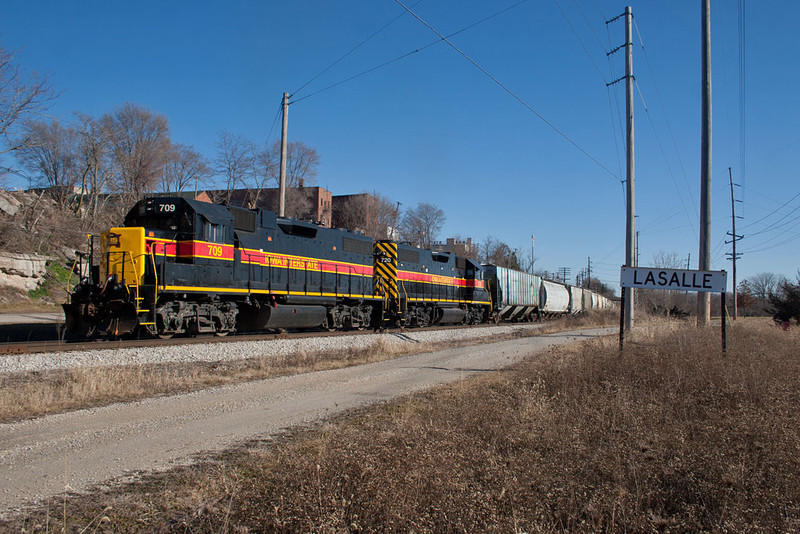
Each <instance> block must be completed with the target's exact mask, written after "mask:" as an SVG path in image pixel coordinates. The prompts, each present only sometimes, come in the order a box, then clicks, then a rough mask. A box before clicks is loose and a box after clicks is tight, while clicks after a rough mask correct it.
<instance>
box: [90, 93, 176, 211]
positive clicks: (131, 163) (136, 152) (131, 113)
mask: <svg viewBox="0 0 800 534" xmlns="http://www.w3.org/2000/svg"><path fill="white" fill-rule="evenodd" d="M101 121H102V122H103V126H104V127H105V128H106V129H107V130H108V132H109V141H110V144H109V146H110V149H111V157H112V161H113V163H114V171H115V172H114V178H115V184H114V185H115V186H116V188H117V190H118V191H119V193H120V195H121V196H122V200H123V204H126V205H130V204H132V203H133V202H135V201H136V200H137V199H139V198H141V197H142V196H143V195H144V194H145V193H148V192H150V191H152V190H153V188H154V187H155V186H156V185H157V184H158V183H159V181H160V178H161V173H162V172H163V170H164V163H165V162H166V160H167V155H168V154H169V149H170V146H171V145H170V140H169V126H168V123H167V118H166V116H164V115H160V114H156V113H153V112H152V111H150V110H149V109H147V108H146V107H144V106H140V105H138V104H131V103H130V102H126V103H125V104H123V105H121V106H119V107H118V108H116V109H115V110H114V111H113V112H112V113H110V114H107V115H104V116H103V118H102V119H101Z"/></svg>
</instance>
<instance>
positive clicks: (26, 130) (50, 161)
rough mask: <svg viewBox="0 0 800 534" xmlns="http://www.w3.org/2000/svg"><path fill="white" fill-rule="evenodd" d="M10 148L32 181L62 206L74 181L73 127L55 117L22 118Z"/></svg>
mask: <svg viewBox="0 0 800 534" xmlns="http://www.w3.org/2000/svg"><path fill="white" fill-rule="evenodd" d="M20 137H21V138H22V139H24V141H23V140H17V141H15V142H14V143H15V144H16V145H17V147H18V148H17V150H16V151H15V152H14V154H15V156H16V158H17V160H18V161H19V162H20V164H21V165H22V167H23V168H25V169H26V170H27V171H28V172H30V173H31V174H32V176H33V182H34V183H36V184H38V185H39V186H40V187H46V188H47V189H48V193H49V194H50V195H51V196H52V197H53V199H54V200H55V201H56V203H57V204H58V206H59V207H60V208H62V209H64V208H66V206H67V205H68V204H69V201H70V198H71V195H72V194H73V192H72V187H73V186H74V185H75V183H76V182H77V176H76V173H75V170H76V161H75V152H76V150H75V148H76V141H77V136H76V134H75V131H74V130H73V129H72V128H70V127H68V126H63V125H62V124H61V123H60V122H58V121H57V120H55V119H51V120H50V121H29V122H26V123H25V124H24V125H23V126H22V129H21V131H20Z"/></svg>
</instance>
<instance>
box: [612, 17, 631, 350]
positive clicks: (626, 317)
mask: <svg viewBox="0 0 800 534" xmlns="http://www.w3.org/2000/svg"><path fill="white" fill-rule="evenodd" d="M623 16H624V17H625V44H624V45H623V46H620V47H617V48H615V49H614V50H612V51H611V52H609V53H608V54H607V55H609V56H610V55H611V54H613V53H615V52H617V51H618V50H620V49H622V48H623V47H624V48H625V76H624V77H622V78H620V79H618V80H614V81H613V82H611V83H609V84H607V85H613V84H615V83H617V82H619V81H622V80H625V119H626V120H625V122H626V128H625V129H626V134H627V135H626V137H627V146H626V159H625V162H626V169H627V170H626V180H625V189H626V193H627V196H626V203H625V204H626V217H625V266H626V267H635V266H636V254H635V250H634V239H635V235H636V219H635V216H636V206H635V200H634V199H635V196H634V158H633V14H632V13H631V6H627V7H626V8H625V14H624V15H620V16H618V17H614V18H613V19H611V20H608V21H606V24H610V23H612V22H614V21H615V20H617V19H619V18H620V17H623ZM634 295H635V293H634V289H633V288H625V287H623V288H622V302H623V303H624V304H623V309H622V316H623V317H621V318H620V330H621V332H620V339H622V335H623V331H624V332H629V331H630V330H631V329H632V328H633V308H634V306H633V303H634ZM623 327H624V330H623ZM620 343H621V342H620Z"/></svg>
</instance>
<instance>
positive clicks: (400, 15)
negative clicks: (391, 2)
mask: <svg viewBox="0 0 800 534" xmlns="http://www.w3.org/2000/svg"><path fill="white" fill-rule="evenodd" d="M421 2H422V0H418V1H417V2H416V3H415V4H414V6H416V5H417V4H419V3H421ZM405 14H406V12H405V11H403V12H401V13H400V14H399V15H397V16H396V17H394V18H393V19H392V20H390V21H389V22H387V23H386V24H384V25H383V26H381V27H380V28H379V29H378V30H377V31H376V32H374V33H372V34H371V35H370V36H369V37H367V38H366V39H364V40H363V41H361V42H360V43H358V44H357V45H356V46H354V47H353V48H351V49H350V50H348V51H347V53H345V54H344V55H343V56H342V57H340V58H339V59H337V60H336V61H334V62H333V63H331V64H330V65H328V66H327V67H325V68H324V69H322V71H321V72H320V73H319V74H317V75H316V76H314V77H312V78H311V79H310V80H308V81H307V82H306V83H304V84H303V85H301V86H300V88H299V89H297V90H296V91H294V93H292V96H294V95H296V94H297V93H299V92H300V91H302V90H303V89H305V88H306V87H307V86H308V85H310V84H311V83H312V82H314V80H316V79H317V78H319V77H320V76H322V75H323V74H325V73H326V72H328V71H329V70H331V69H332V68H333V67H335V66H336V65H338V64H339V63H340V62H341V61H342V60H344V59H345V58H346V57H347V56H349V55H350V54H352V53H353V52H355V51H356V50H358V49H359V48H361V47H362V46H363V45H365V44H366V43H367V42H368V41H370V40H371V39H372V38H373V37H375V36H376V35H378V34H379V33H381V32H382V31H383V30H385V29H386V28H388V27H389V26H391V25H392V23H394V22H395V21H396V20H397V19H399V18H400V17H402V16H403V15H405Z"/></svg>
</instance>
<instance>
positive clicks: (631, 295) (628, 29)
mask: <svg viewBox="0 0 800 534" xmlns="http://www.w3.org/2000/svg"><path fill="white" fill-rule="evenodd" d="M632 29H633V15H632V14H631V7H630V6H627V7H626V8H625V102H626V104H625V118H626V132H627V149H626V154H627V158H626V169H627V171H626V182H625V185H626V190H627V197H626V208H627V209H626V213H627V218H626V223H625V265H627V266H628V267H633V266H635V265H636V250H635V242H634V239H635V237H636V220H635V216H636V203H635V196H634V186H633V184H634V161H633V32H632ZM626 297H627V298H626V300H625V330H626V331H630V330H631V329H632V328H633V303H634V300H635V291H634V289H633V288H628V294H627V295H626Z"/></svg>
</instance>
